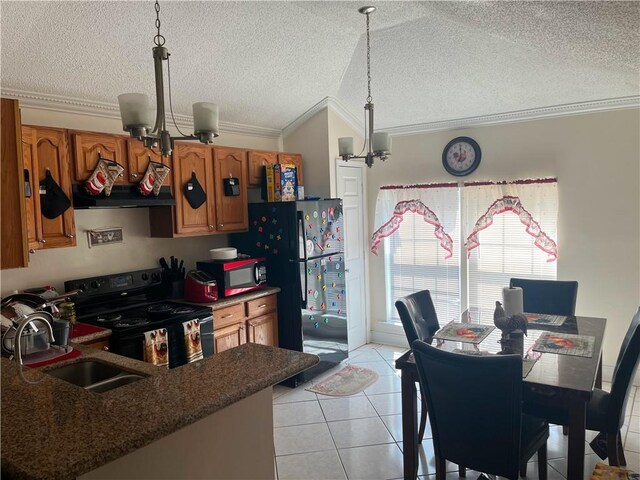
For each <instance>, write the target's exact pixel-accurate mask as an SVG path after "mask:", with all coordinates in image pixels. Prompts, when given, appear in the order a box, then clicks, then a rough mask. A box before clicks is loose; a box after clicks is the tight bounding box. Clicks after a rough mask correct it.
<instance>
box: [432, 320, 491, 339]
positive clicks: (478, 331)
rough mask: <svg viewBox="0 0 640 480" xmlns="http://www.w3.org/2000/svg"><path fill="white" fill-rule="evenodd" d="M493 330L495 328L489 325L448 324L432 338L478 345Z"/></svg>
mask: <svg viewBox="0 0 640 480" xmlns="http://www.w3.org/2000/svg"><path fill="white" fill-rule="evenodd" d="M494 328H496V327H494V326H491V325H473V324H469V323H458V322H449V323H447V324H446V325H445V326H444V327H442V328H441V329H440V330H438V331H437V332H436V334H435V335H434V336H433V338H439V339H440V340H453V341H455V342H465V343H480V342H482V340H484V339H485V338H486V336H487V335H489V334H490V333H491V332H492V331H493V329H494Z"/></svg>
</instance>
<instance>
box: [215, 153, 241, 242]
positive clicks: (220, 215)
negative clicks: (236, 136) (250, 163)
mask: <svg viewBox="0 0 640 480" xmlns="http://www.w3.org/2000/svg"><path fill="white" fill-rule="evenodd" d="M213 178H214V190H215V206H216V219H217V224H216V230H218V231H219V232H237V231H241V230H246V229H247V228H248V227H249V211H248V208H249V207H248V204H247V152H246V150H241V149H239V148H229V147H214V149H213ZM229 178H237V179H238V180H239V181H240V185H239V188H238V190H239V192H238V193H239V194H238V195H227V193H226V192H225V188H224V181H225V180H226V179H229Z"/></svg>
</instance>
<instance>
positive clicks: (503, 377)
mask: <svg viewBox="0 0 640 480" xmlns="http://www.w3.org/2000/svg"><path fill="white" fill-rule="evenodd" d="M412 347H413V353H414V355H415V358H416V365H417V367H418V376H419V378H420V386H421V388H422V391H423V392H424V394H425V397H426V399H427V404H428V405H429V419H430V422H431V430H432V433H433V445H434V448H435V456H436V479H438V480H439V479H444V478H445V476H446V468H445V467H446V461H447V460H448V461H451V462H455V463H458V464H459V465H460V464H462V465H465V466H466V467H467V468H471V469H473V470H477V471H479V472H483V473H486V474H492V475H500V476H503V477H506V478H509V479H512V480H516V479H517V478H518V472H519V470H520V468H521V466H522V465H523V464H526V462H527V461H528V460H529V459H530V458H531V457H532V456H533V455H534V454H535V453H536V452H538V476H539V478H540V479H542V480H545V479H546V478H547V438H548V437H549V425H548V424H547V422H546V421H544V420H542V419H540V418H535V417H532V416H529V415H523V414H522V357H520V355H486V356H478V355H466V354H460V353H451V352H447V351H443V350H439V349H437V348H435V347H432V346H430V345H428V344H426V343H425V342H422V341H420V340H416V341H415V342H413V344H412Z"/></svg>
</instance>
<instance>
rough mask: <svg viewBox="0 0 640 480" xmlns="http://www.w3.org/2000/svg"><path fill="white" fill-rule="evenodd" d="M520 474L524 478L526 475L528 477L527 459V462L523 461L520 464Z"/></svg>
mask: <svg viewBox="0 0 640 480" xmlns="http://www.w3.org/2000/svg"><path fill="white" fill-rule="evenodd" d="M520 476H521V477H522V478H524V477H526V476H527V462H526V461H525V462H523V463H522V464H521V465H520Z"/></svg>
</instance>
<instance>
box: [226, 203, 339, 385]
mask: <svg viewBox="0 0 640 480" xmlns="http://www.w3.org/2000/svg"><path fill="white" fill-rule="evenodd" d="M231 243H232V244H233V246H235V247H237V248H238V251H239V252H241V253H245V254H249V255H251V256H257V257H265V258H266V259H267V283H268V285H269V286H274V287H280V289H281V291H280V293H279V294H278V342H279V346H280V347H282V348H287V349H290V350H297V351H300V352H307V353H314V354H316V355H318V356H319V357H320V363H319V364H318V365H316V366H315V367H313V368H311V369H309V370H307V371H305V372H302V373H300V374H298V375H297V376H296V377H293V378H291V379H289V380H288V381H287V382H284V383H285V384H286V385H289V386H296V385H298V384H300V383H302V382H306V381H308V380H310V379H312V378H313V377H315V376H317V375H318V374H319V373H322V372H324V371H325V370H328V369H329V368H331V367H333V366H335V365H337V364H338V363H340V362H341V361H342V360H344V359H346V358H347V356H348V344H347V328H348V327H347V308H346V293H347V292H346V289H345V278H344V225H343V215H342V200H340V199H327V200H317V201H313V200H305V201H298V202H267V203H250V204H249V231H248V232H247V233H243V234H235V235H232V236H231Z"/></svg>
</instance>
